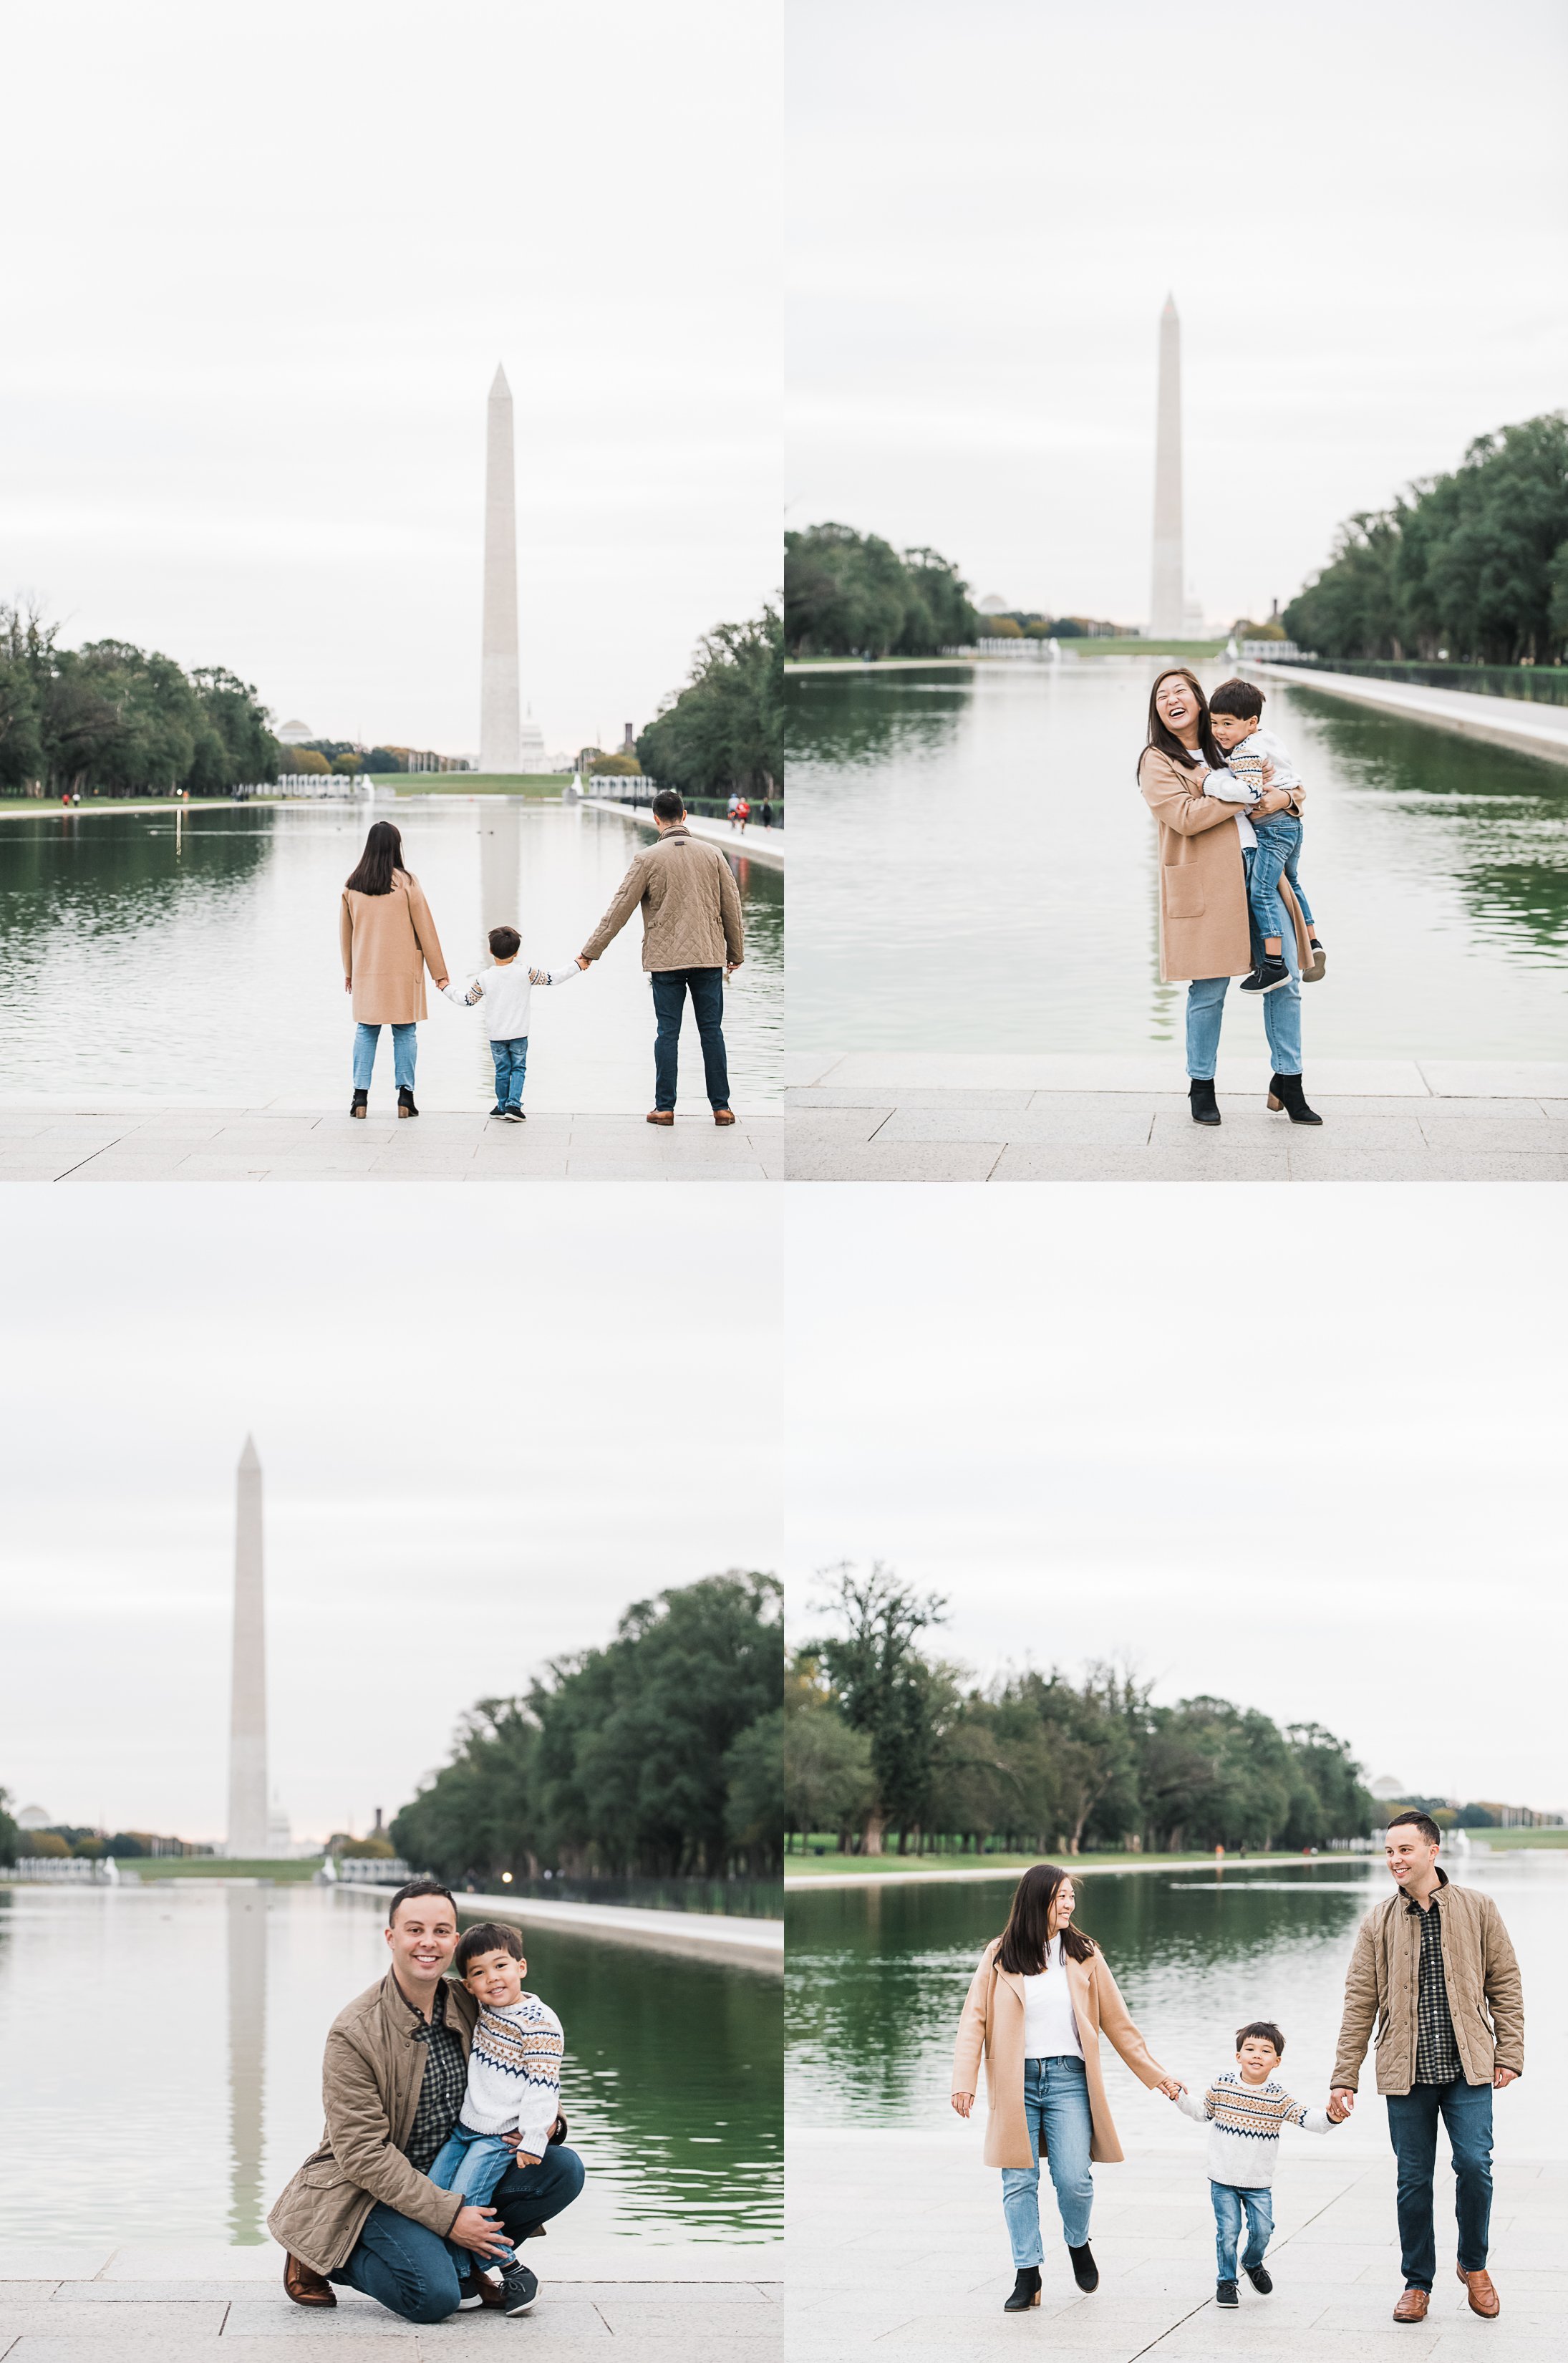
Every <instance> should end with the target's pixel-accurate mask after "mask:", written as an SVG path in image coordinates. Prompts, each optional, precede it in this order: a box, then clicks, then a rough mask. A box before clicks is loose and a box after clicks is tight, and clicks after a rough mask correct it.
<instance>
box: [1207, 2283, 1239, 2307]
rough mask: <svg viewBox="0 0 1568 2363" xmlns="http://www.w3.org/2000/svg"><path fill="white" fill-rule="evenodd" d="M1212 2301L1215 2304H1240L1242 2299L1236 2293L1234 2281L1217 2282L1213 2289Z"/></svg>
mask: <svg viewBox="0 0 1568 2363" xmlns="http://www.w3.org/2000/svg"><path fill="white" fill-rule="evenodd" d="M1214 2302H1215V2304H1216V2305H1240V2304H1241V2302H1242V2301H1241V2299H1240V2298H1239V2297H1238V2296H1237V2295H1236V2284H1235V2282H1234V2281H1220V2282H1218V2283H1217V2284H1216V2287H1215V2291H1214Z"/></svg>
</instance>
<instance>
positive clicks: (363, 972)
mask: <svg viewBox="0 0 1568 2363" xmlns="http://www.w3.org/2000/svg"><path fill="white" fill-rule="evenodd" d="M338 937H339V940H340V942H341V944H342V948H343V990H344V992H345V993H352V994H353V996H354V1015H355V1016H356V1017H357V1018H358V1020H359V1024H358V1025H357V1026H355V1029H354V1099H353V1104H352V1105H351V1106H350V1108H349V1110H348V1113H349V1115H357V1116H362V1115H364V1113H365V1110H366V1107H367V1104H369V1101H370V1076H371V1073H372V1071H373V1070H374V1068H375V1063H376V1045H377V1043H378V1042H379V1041H380V1040H381V1027H382V1026H391V1027H392V1076H393V1080H394V1081H395V1082H396V1084H397V1112H398V1114H399V1115H400V1116H403V1115H418V1114H419V1110H418V1109H417V1108H416V1107H415V1106H414V1056H415V1052H416V1049H417V1047H418V1043H417V1037H416V1036H415V1034H414V1026H416V1024H417V1023H418V1021H419V1019H420V1018H422V1017H424V1016H425V1015H427V1012H426V1010H425V970H426V969H428V970H429V971H430V973H431V975H432V976H433V977H434V978H435V980H436V990H437V992H442V991H444V990H445V988H446V983H447V963H446V961H445V960H444V959H443V958H442V956H441V941H440V937H438V936H437V935H436V922H435V920H434V919H433V918H432V917H431V915H430V905H429V904H428V903H427V902H426V901H425V895H424V892H423V890H422V888H421V886H420V883H419V881H418V879H417V878H415V877H414V875H413V873H412V872H411V871H407V870H405V869H404V868H403V838H402V837H401V836H400V834H399V833H398V831H397V830H396V829H395V828H394V827H393V826H392V823H391V821H390V820H379V821H376V822H375V823H374V824H373V826H372V827H371V829H370V835H369V837H367V838H366V839H365V850H364V852H363V853H362V854H361V855H360V856H359V868H358V869H357V870H355V871H351V872H350V873H349V877H348V882H347V884H346V885H345V887H344V889H343V910H342V915H341V918H340V919H339V922H338Z"/></svg>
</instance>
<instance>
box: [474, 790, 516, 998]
mask: <svg viewBox="0 0 1568 2363" xmlns="http://www.w3.org/2000/svg"><path fill="white" fill-rule="evenodd" d="M522 815H523V806H522V802H521V799H520V798H518V797H516V796H485V797H483V798H482V799H481V800H480V825H479V826H480V942H479V951H480V960H481V961H485V960H489V958H490V943H489V937H490V931H491V927H514V926H516V925H517V868H518V860H519V857H520V855H521V853H522V849H523V838H522V827H523V819H522Z"/></svg>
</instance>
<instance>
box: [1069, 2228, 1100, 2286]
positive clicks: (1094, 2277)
mask: <svg viewBox="0 0 1568 2363" xmlns="http://www.w3.org/2000/svg"><path fill="white" fill-rule="evenodd" d="M1067 2254H1068V2256H1069V2257H1071V2258H1072V2260H1073V2279H1074V2280H1076V2281H1077V2285H1078V2287H1079V2288H1080V2289H1081V2290H1097V2289H1098V2288H1099V2266H1098V2265H1097V2264H1096V2263H1095V2260H1094V2251H1093V2249H1092V2248H1091V2247H1089V2244H1088V2241H1087V2240H1086V2241H1085V2242H1084V2244H1083V2247H1081V2248H1069V2249H1068V2250H1067Z"/></svg>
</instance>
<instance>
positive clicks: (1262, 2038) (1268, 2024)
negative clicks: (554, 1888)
mask: <svg viewBox="0 0 1568 2363" xmlns="http://www.w3.org/2000/svg"><path fill="white" fill-rule="evenodd" d="M461 1951H462V1947H461V1946H460V1945H459V1946H458V1952H459V1953H460V1952H461ZM1249 2035H1255V2036H1257V2038H1258V2041H1259V2042H1260V2043H1272V2044H1273V2046H1274V2047H1275V2051H1276V2052H1277V2053H1278V2055H1279V2057H1280V2058H1281V2059H1283V2058H1284V2057H1285V2037H1284V2036H1283V2035H1281V2033H1280V2031H1279V2029H1278V2027H1277V2026H1275V2023H1274V2021H1273V2019H1272V2018H1253V2019H1249V2020H1248V2022H1247V2024H1246V2025H1245V2026H1239V2027H1238V2028H1237V2029H1236V2048H1237V2050H1238V2051H1239V2050H1240V2049H1241V2047H1242V2044H1243V2043H1244V2042H1245V2041H1246V2039H1247V2037H1248V2036H1249Z"/></svg>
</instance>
